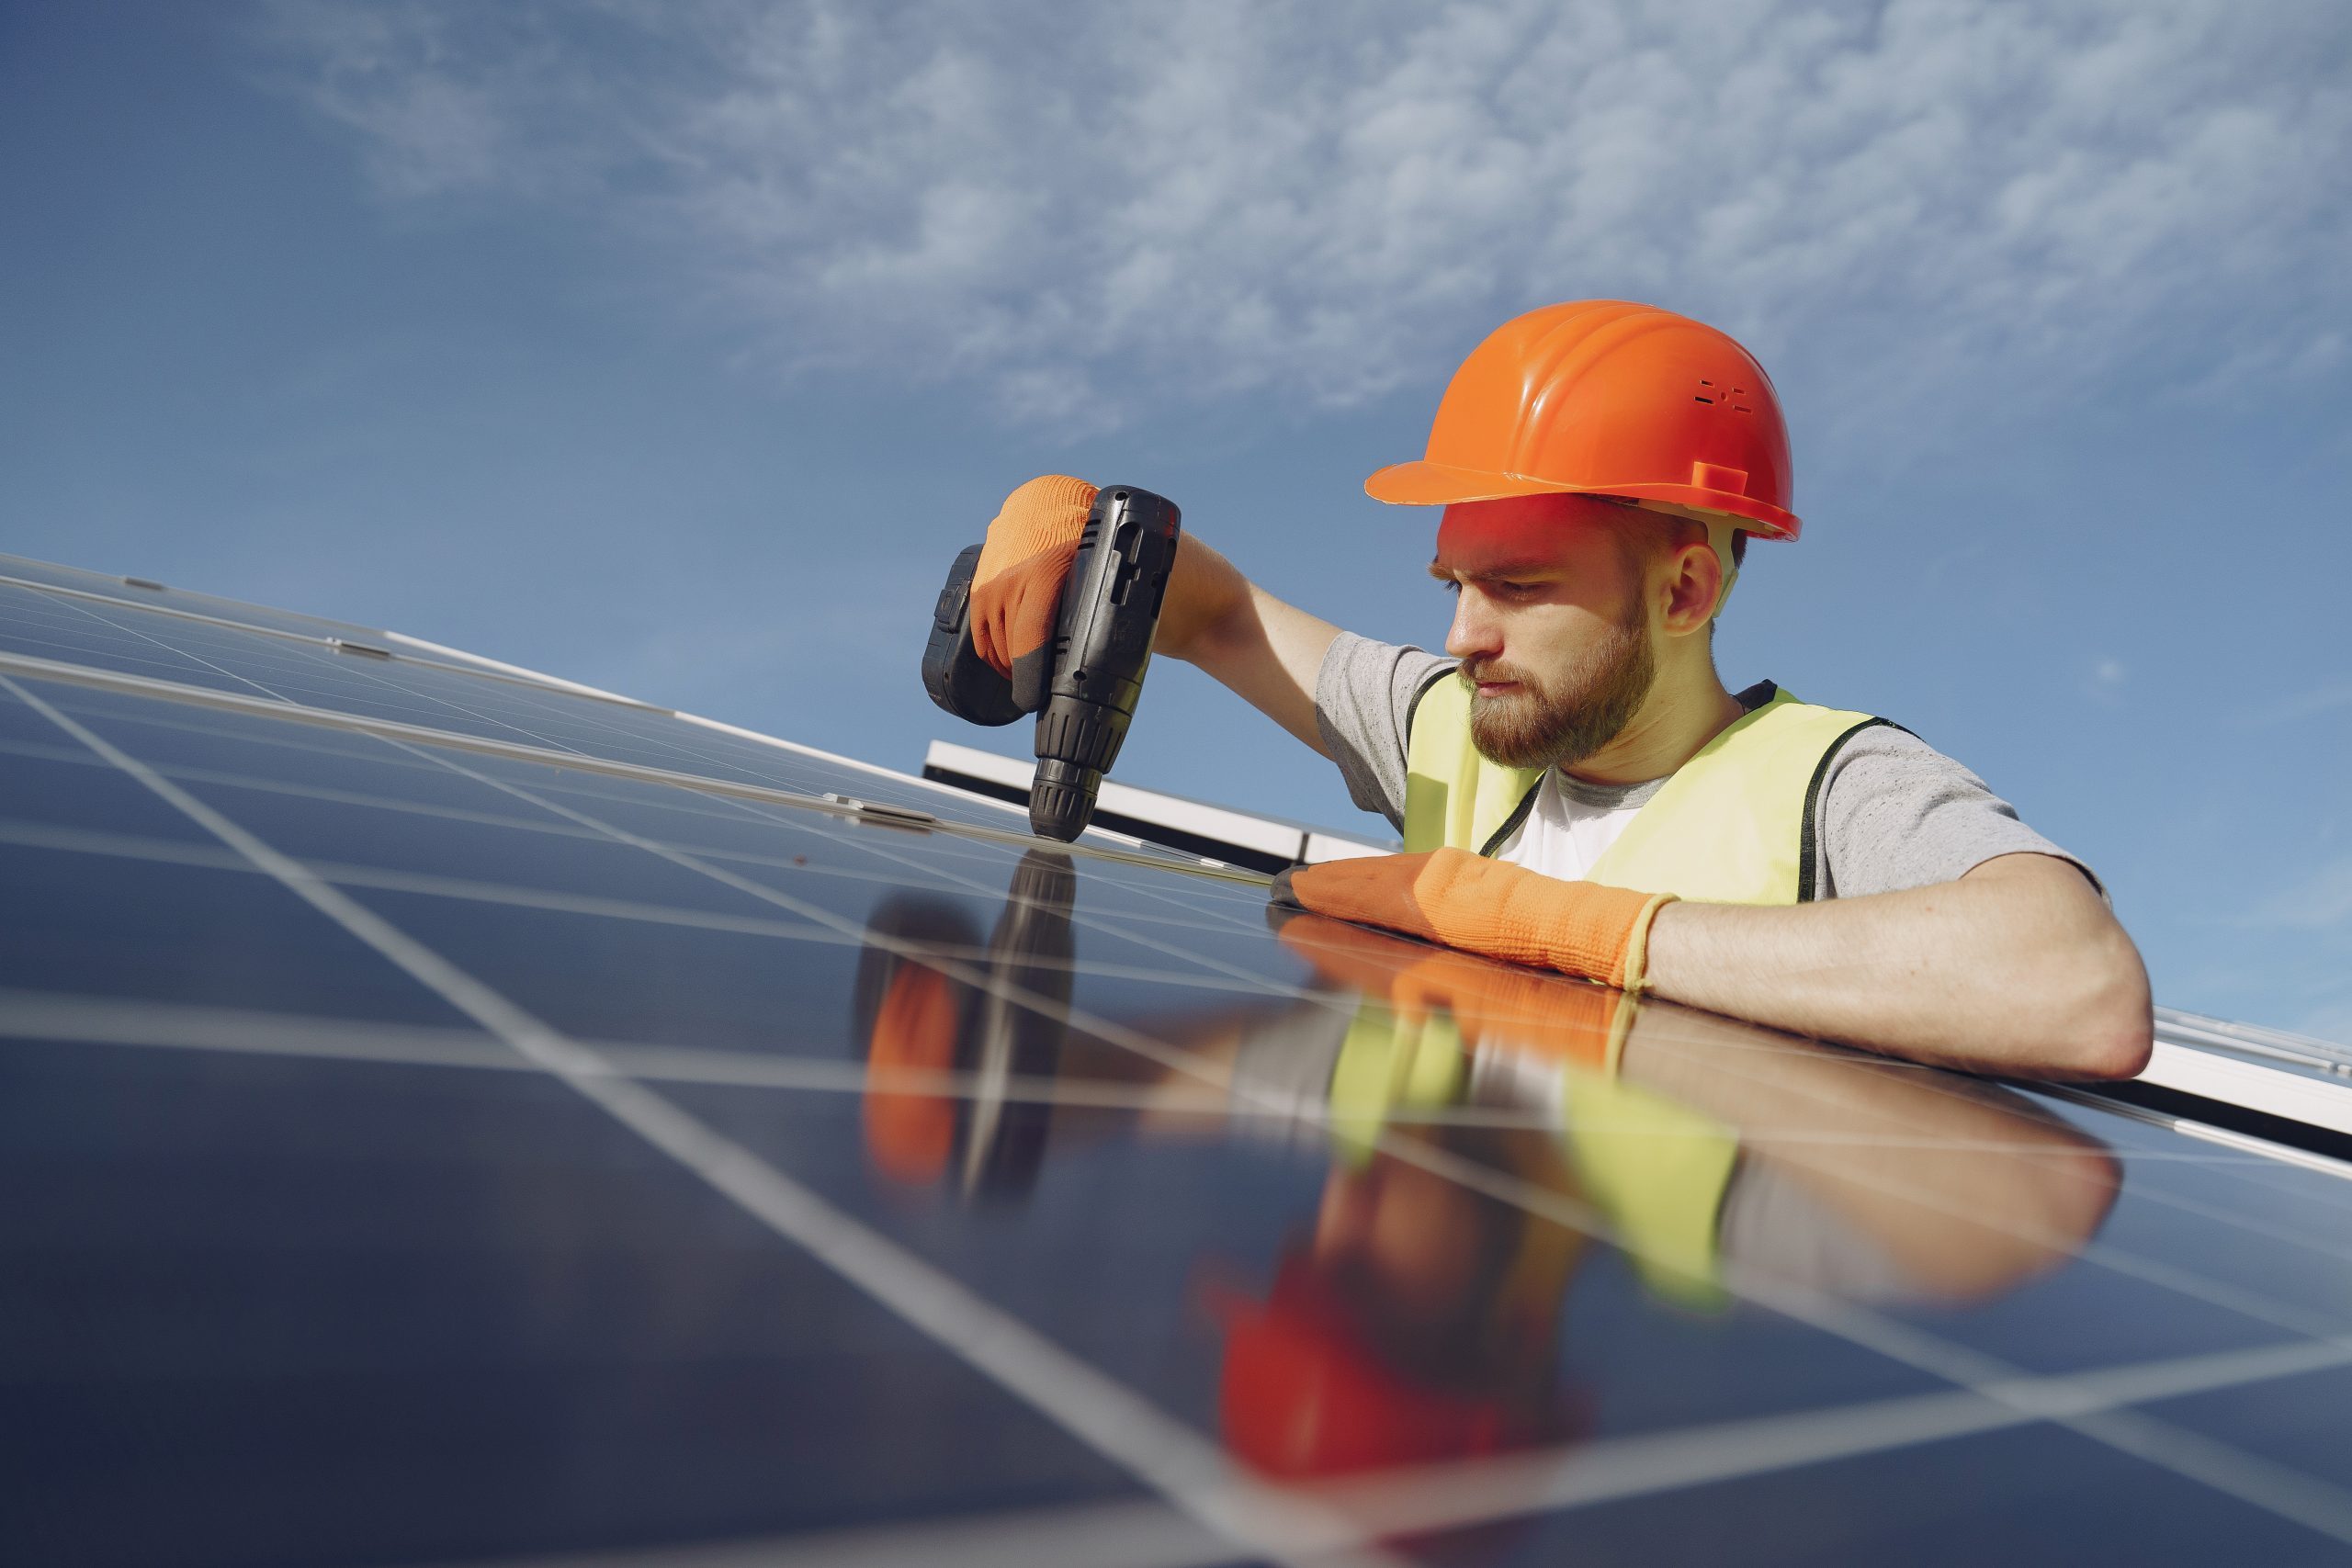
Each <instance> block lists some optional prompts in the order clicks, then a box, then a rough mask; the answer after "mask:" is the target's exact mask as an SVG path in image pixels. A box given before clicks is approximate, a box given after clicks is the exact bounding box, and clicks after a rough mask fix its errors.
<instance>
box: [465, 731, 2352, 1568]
mask: <svg viewBox="0 0 2352 1568" xmlns="http://www.w3.org/2000/svg"><path fill="white" fill-rule="evenodd" d="M449 765H451V766H457V765H458V764H455V763H451V764H449ZM507 787H509V788H512V787H514V786H507ZM517 793H522V794H526V795H527V793H528V792H525V791H517ZM542 804H547V803H545V802H542ZM554 808H556V809H568V808H560V807H554ZM575 815H577V816H578V817H579V818H580V819H581V820H582V821H583V822H586V823H589V824H591V825H594V818H591V817H589V816H587V815H586V814H584V813H580V814H575ZM614 831H616V837H620V838H622V839H623V840H625V841H629V842H634V843H636V844H637V845H638V846H639V848H643V849H647V850H650V852H653V853H656V854H660V855H663V856H664V857H665V858H673V859H676V860H678V861H679V862H680V863H692V857H690V856H681V855H678V854H677V853H676V852H673V851H668V850H665V849H664V848H662V846H660V845H658V844H654V843H652V842H650V840H642V839H639V838H636V837H635V836H633V835H628V834H626V833H621V832H619V831H618V830H614ZM699 869H701V870H703V871H704V872H705V873H706V874H710V875H713V876H718V877H719V878H721V879H722V880H727V879H729V874H727V873H725V872H723V871H721V870H719V869H718V868H713V867H709V866H707V865H704V866H700V867H699ZM761 896H764V897H771V898H774V899H775V901H776V902H778V903H779V904H782V905H784V906H785V907H787V908H790V907H794V906H796V905H797V904H798V901H797V900H794V899H791V898H790V897H789V896H787V895H782V894H778V893H775V892H774V891H773V890H763V894H762V895H761ZM800 912H802V913H805V914H808V915H809V916H810V918H812V919H814V918H819V911H817V910H816V909H815V908H813V907H802V908H801V909H800ZM989 978H992V977H982V979H983V983H984V982H985V980H986V979H989ZM1009 999H1013V1000H1016V1001H1025V1002H1027V1003H1028V1004H1029V1005H1032V1006H1035V1005H1036V1003H1037V1001H1038V998H1034V997H1026V998H1024V997H1022V996H1020V995H1018V994H1017V993H1015V994H1013V995H1012V996H1010V997H1009ZM1069 1016H1070V1017H1071V1018H1072V1020H1073V1021H1078V1015H1077V1013H1076V1012H1075V1010H1069ZM1084 1024H1085V1026H1086V1027H1087V1028H1089V1029H1090V1030H1091V1031H1092V1032H1096V1033H1098V1034H1100V1035H1102V1036H1103V1037H1104V1038H1106V1039H1114V1040H1116V1041H1118V1043H1132V1048H1135V1049H1137V1050H1139V1051H1142V1052H1143V1053H1144V1054H1145V1055H1148V1056H1150V1057H1151V1058H1152V1059H1154V1060H1159V1061H1161V1062H1163V1064H1164V1065H1167V1066H1173V1067H1176V1068H1177V1069H1178V1070H1186V1065H1185V1064H1184V1063H1183V1062H1182V1058H1183V1057H1184V1056H1185V1055H1186V1053H1183V1052H1182V1051H1181V1050H1175V1051H1171V1050H1170V1047H1168V1046H1167V1045H1165V1044H1164V1043H1161V1042H1159V1041H1155V1040H1152V1039H1150V1038H1149V1037H1148V1036H1145V1035H1141V1034H1139V1033H1137V1032H1135V1031H1133V1030H1124V1029H1122V1030H1120V1031H1119V1033H1118V1034H1116V1035H1114V1034H1112V1033H1111V1032H1110V1030H1111V1029H1113V1028H1116V1027H1117V1026H1115V1025H1111V1024H1110V1023H1109V1021H1106V1020H1097V1019H1092V1018H1088V1019H1085V1020H1084ZM1193 1070H1195V1071H1197V1069H1193ZM1376 1144H1377V1146H1379V1147H1381V1148H1382V1150H1383V1152H1385V1153H1388V1154H1391V1155H1393V1156H1397V1157H1400V1158H1407V1159H1410V1160H1413V1161H1414V1162H1415V1163H1419V1164H1421V1165H1423V1166H1424V1167H1425V1168H1428V1169H1430V1171H1432V1173H1434V1174H1438V1175H1445V1176H1451V1177H1452V1178H1453V1179H1454V1180H1456V1181H1458V1182H1460V1183H1461V1184H1463V1185H1464V1186H1467V1187H1471V1188H1473V1189H1474V1190H1482V1191H1486V1192H1487V1193H1488V1194H1489V1195H1491V1196H1495V1197H1497V1198H1499V1199H1501V1200H1502V1201H1506V1202H1511V1203H1516V1204H1519V1205H1520V1206H1522V1207H1531V1208H1532V1207H1534V1206H1536V1205H1537V1204H1539V1203H1540V1204H1541V1205H1542V1208H1543V1211H1544V1212H1545V1213H1548V1214H1549V1215H1550V1216H1551V1217H1554V1218H1556V1219H1558V1220H1559V1221H1560V1222H1561V1223H1563V1224H1567V1225H1570V1226H1571V1227H1573V1228H1575V1229H1577V1230H1579V1231H1582V1232H1584V1233H1585V1234H1587V1235H1593V1236H1596V1237H1598V1238H1600V1239H1602V1240H1604V1241H1607V1242H1609V1243H1611V1245H1614V1246H1617V1247H1621V1248H1624V1249H1626V1250H1639V1248H1638V1247H1635V1246H1634V1244H1633V1243H1632V1242H1631V1240H1630V1238H1627V1237H1625V1236H1623V1235H1622V1234H1619V1233H1617V1231H1616V1229H1615V1227H1614V1226H1612V1225H1611V1224H1609V1223H1608V1222H1607V1220H1606V1218H1605V1217H1604V1216H1602V1215H1600V1213H1598V1212H1597V1211H1595V1210H1593V1209H1591V1208H1590V1207H1589V1205H1586V1204H1584V1203H1582V1202H1577V1201H1568V1200H1566V1199H1564V1198H1563V1197H1562V1196H1561V1195H1560V1194H1557V1193H1553V1192H1547V1191H1542V1190H1535V1189H1533V1188H1532V1187H1531V1186H1530V1185H1529V1184H1528V1183H1526V1182H1524V1181H1522V1180H1519V1179H1514V1178H1508V1177H1503V1176H1500V1175H1499V1174H1498V1173H1496V1172H1494V1171H1492V1170H1490V1169H1488V1168H1483V1167H1478V1166H1476V1164H1475V1163H1474V1162H1470V1161H1467V1160H1464V1159H1463V1158H1461V1157H1460V1156H1454V1155H1452V1154H1451V1153H1448V1152H1445V1151H1438V1150H1431V1149H1428V1148H1415V1147H1412V1146H1410V1145H1406V1144H1403V1143H1401V1142H1399V1141H1398V1140H1395V1139H1392V1138H1386V1137H1385V1136H1384V1137H1383V1138H1381V1139H1379V1140H1376ZM1668 1261H1669V1263H1670V1262H1671V1260H1668ZM1720 1267H1721V1268H1722V1271H1723V1278H1724V1284H1725V1285H1726V1286H1727V1287H1728V1288H1729V1289H1731V1290H1732V1291H1733V1292H1735V1293H1736V1294H1738V1295H1740V1296H1742V1297H1744V1298H1745V1299H1747V1300H1749V1301H1752V1302H1754V1303H1757V1304H1758V1305H1761V1306H1765V1307H1768V1308H1770V1309H1771V1310H1773V1311H1776V1312H1778V1313H1780V1314H1781V1315H1783V1316H1785V1317H1788V1318H1791V1319H1792V1320H1794V1321H1797V1322H1801V1323H1805V1324H1807V1325H1812V1326H1814V1327H1816V1328H1821V1329H1823V1330H1825V1331H1826V1332H1828V1333H1831V1334H1833V1335H1836V1336H1838V1337H1841V1338H1844V1339H1847V1340H1848V1341H1849V1342H1850V1343H1854V1344H1857V1345H1860V1346H1862V1347H1863V1348H1869V1349H1874V1350H1877V1351H1878V1352H1880V1353H1881V1354H1883V1355H1886V1356H1888V1357H1889V1358H1890V1359H1894V1360H1897V1361H1900V1362H1903V1363H1904V1364H1906V1365H1909V1366H1913V1367H1916V1368H1917V1369H1919V1370H1921V1371H1928V1372H1930V1373H1932V1374H1934V1375H1936V1376H1939V1377H1942V1378H1945V1379H1946V1380H1947V1381H1950V1382H1954V1383H1956V1384H1959V1385H1960V1386H1962V1387H1966V1388H1972V1389H1975V1390H1977V1391H1979V1392H1985V1393H1992V1391H1995V1390H1998V1389H2000V1388H2003V1387H2006V1386H2009V1385H2012V1384H2014V1383H2015V1382H2016V1381H2017V1380H2018V1378H2019V1377H2020V1376H2022V1375H2024V1374H2022V1373H2021V1372H2020V1371H2019V1369H2018V1368H2017V1367H2015V1366H2012V1365H2010V1364H2008V1363H2006V1362H2004V1361H2002V1360H2001V1359H1998V1358H1996V1357H1993V1356H1990V1355H1986V1354H1985V1353H1983V1352H1980V1351H1976V1350H1973V1349H1970V1348H1966V1347H1964V1346H1961V1345H1958V1344H1955V1343H1952V1342H1951V1341H1949V1340H1947V1339H1944V1338H1942V1337H1939V1336H1936V1335H1934V1334H1931V1333H1928V1332H1926V1331H1923V1330H1919V1329H1917V1328H1914V1327H1911V1326H1909V1325H1905V1324H1902V1323H1899V1322H1897V1321H1895V1320H1894V1319H1891V1318H1888V1317H1885V1316H1884V1315H1883V1314H1877V1313H1872V1312H1868V1311H1864V1310H1861V1309H1858V1308H1855V1307H1853V1306H1851V1305H1850V1304H1849V1303H1843V1302H1838V1301H1836V1300H1834V1299H1832V1298H1829V1297H1826V1296H1825V1295H1823V1294H1822V1293H1821V1292H1817V1291H1814V1290H1811V1289H1809V1288H1806V1287H1803V1286H1796V1285H1793V1284H1792V1282H1790V1281H1787V1280H1781V1279H1779V1278H1777V1277H1774V1276H1772V1275H1770V1274H1769V1273H1767V1272H1766V1271H1764V1270H1761V1269H1756V1268H1753V1267H1746V1266H1737V1265H1735V1264H1732V1263H1731V1262H1730V1261H1729V1260H1725V1261H1724V1262H1723V1263H1722V1264H1721V1265H1720ZM1993 1396H1995V1397H1998V1395H1997V1394H1996V1393H1995V1394H1993ZM2044 1414H2047V1413H2044ZM2050 1418H2051V1419H2052V1420H2054V1421H2055V1422H2056V1423H2057V1424H2059V1425H2061V1426H2064V1427H2068V1428H2069V1429H2070V1430H2073V1431H2075V1432H2077V1433H2078V1434H2080V1435H2082V1436H2085V1437H2088V1438H2092V1439H2093V1440H2094V1441H2098V1442H2100V1443H2102V1444H2103V1445H2105V1446H2108V1447H2110V1448H2116V1449H2119V1450H2120V1451H2124V1452H2127V1453H2131V1455H2132V1456H2133V1457H2135V1458H2142V1459H2145V1460H2148V1461H2150V1462H2154V1463H2156V1464H2158V1465H2160V1466H2161V1467H2162V1468H2165V1469H2169V1470H2171V1471H2173V1472H2175V1473H2177V1474H2179V1475H2182V1476H2184V1477H2186V1478H2188V1479H2190V1480H2194V1481H2198V1482H2199V1483H2203V1484H2205V1485H2207V1486H2209V1487H2211V1488H2212V1489H2214V1490H2216V1491H2220V1492H2222V1493H2224V1494H2226V1495H2231V1496H2233V1497H2237V1498H2239V1500H2241V1501H2244V1502H2247V1503H2249V1504H2252V1505H2254V1506H2258V1507H2262V1508H2264V1509H2266V1510H2267V1511H2271V1512H2275V1513H2278V1514H2280V1515H2281V1517H2288V1518H2291V1519H2293V1520H2295V1521H2296V1522H2297V1523H2300V1524H2302V1525H2305V1526H2307V1527H2309V1528H2311V1529H2317V1530H2320V1531H2322V1532H2323V1533H2325V1534H2328V1535H2331V1536H2333V1537H2334V1538H2335V1539H2336V1540H2341V1541H2344V1542H2346V1543H2347V1544H2352V1494H2347V1493H2345V1492H2343V1491H2342V1490H2341V1489H2338V1488H2335V1487H2332V1486H2330V1485H2328V1484H2327V1483H2322V1482H2318V1481H2310V1480H2308V1478H2301V1481H2308V1484H2302V1483H2301V1482H2300V1481H2299V1483H2297V1484H2289V1483H2287V1481H2286V1479H2284V1478H2283V1476H2281V1475H2273V1474H2270V1473H2269V1471H2270V1470H2276V1469H2277V1468H2278V1467H2267V1469H2266V1467H2265V1466H2264V1465H2262V1464H2261V1463H2259V1462H2257V1461H2253V1460H2251V1459H2250V1458H2249V1459H2248V1461H2247V1463H2246V1464H2245V1466H2244V1467H2238V1466H2234V1465H2233V1464H2231V1463H2228V1462H2223V1461H2220V1460H2218V1459H2217V1458H2216V1457H2215V1455H2214V1452H2213V1448H2214V1447H2217V1446H2208V1445H2203V1444H2202V1443H2201V1442H2197V1441H2184V1442H2181V1443H2177V1444H2167V1443H2165V1442H2164V1441H2162V1440H2161V1434H2162V1432H2163V1431H2164V1430H2165V1428H2164V1427H2163V1425H2162V1424H2161V1423H2154V1425H2153V1426H2151V1425H2146V1424H2141V1423H2134V1424H2132V1425H2131V1426H2130V1427H2121V1428H2109V1427H2102V1426H2100V1425H2099V1424H2098V1422H2096V1421H2095V1420H2093V1419H2092V1418H2090V1417H2079V1418H2078V1417H2075V1416H2068V1415H2064V1414H2063V1413H2062V1414H2058V1415H2054V1416H2051V1417H2050ZM2110 1430H2112V1431H2113V1432H2114V1433H2115V1434H2116V1435H2117V1438H2118V1440H2117V1441H2114V1442H2109V1440H2108V1437H2109V1431H2110ZM2127 1443H2128V1446H2127Z"/></svg>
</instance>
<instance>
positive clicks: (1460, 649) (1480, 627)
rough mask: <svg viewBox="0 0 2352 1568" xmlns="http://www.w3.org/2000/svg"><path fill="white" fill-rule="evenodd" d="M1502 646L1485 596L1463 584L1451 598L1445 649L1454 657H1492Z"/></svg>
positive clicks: (1499, 651) (1499, 633)
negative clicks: (1450, 624) (1451, 609)
mask: <svg viewBox="0 0 2352 1568" xmlns="http://www.w3.org/2000/svg"><path fill="white" fill-rule="evenodd" d="M1502 650H1503V642H1502V635H1501V627H1500V626H1498V625H1497V624H1496V621H1495V616H1494V613H1493V611H1492V609H1491V608H1490V607H1489V606H1488V605H1487V603H1486V596H1485V595H1484V594H1482V593H1480V592H1478V591H1477V590H1476V588H1473V587H1471V586H1469V585H1468V584H1466V583H1465V584H1464V586H1463V589H1462V592H1461V593H1460V594H1459V595H1457V596H1456V597H1455V599H1454V601H1453V625H1452V626H1448V627H1447V628H1446V630H1445V651H1446V652H1448V653H1450V654H1452V655H1453V657H1454V658H1456V659H1478V658H1492V657H1494V656H1495V655H1497V654H1499V653H1501V652H1502Z"/></svg>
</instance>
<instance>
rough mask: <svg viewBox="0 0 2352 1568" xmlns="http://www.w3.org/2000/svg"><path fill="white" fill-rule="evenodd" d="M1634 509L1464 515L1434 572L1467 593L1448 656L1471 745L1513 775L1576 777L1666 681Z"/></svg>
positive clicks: (1520, 500)
mask: <svg viewBox="0 0 2352 1568" xmlns="http://www.w3.org/2000/svg"><path fill="white" fill-rule="evenodd" d="M1638 523H1639V519H1638V518H1636V517H1634V516H1633V515H1630V514H1629V513H1628V511H1627V509H1625V508H1623V507H1620V506H1615V505H1611V504H1610V503H1608V502H1597V501H1593V500H1590V499H1589V498H1587V497H1583V496H1568V495H1533V496H1520V497H1513V498H1511V499H1508V500H1503V501H1477V502H1457V503H1456V504H1454V505H1452V506H1449V507H1447V508H1446V509H1445V517H1444V521H1443V522H1442V523H1441V524H1440V525H1439V526H1438V533H1437V558H1436V559H1435V560H1434V561H1432V562H1430V575H1431V576H1433V577H1437V578H1439V579H1441V580H1442V581H1447V582H1450V583H1453V585H1454V586H1455V590H1456V593H1457V599H1456V602H1455V604H1454V609H1453V626H1452V628H1451V629H1450V630H1449V631H1448V632H1447V633H1446V638H1445V650H1446V651H1447V652H1448V653H1450V654H1452V655H1453V656H1454V657H1455V658H1457V659H1459V660H1462V674H1463V678H1464V680H1466V681H1468V682H1471V683H1472V684H1473V686H1474V688H1475V694H1474V695H1473V696H1472V698H1471V704H1470V739H1471V741H1472V743H1473V744H1475V745H1476V747H1477V748H1478V752H1479V754H1480V755H1481V756H1483V757H1485V758H1487V760H1488V761H1493V762H1498V763H1501V764H1502V765H1504V766H1506V767H1514V768H1541V767H1551V766H1555V765H1559V766H1568V767H1573V766H1575V765H1576V764H1577V762H1580V761H1583V760H1584V759H1586V758H1588V757H1589V756H1591V755H1592V754H1593V753H1594V752H1596V751H1599V750H1600V749H1601V748H1602V747H1604V746H1606V745H1608V744H1609V743H1610V742H1611V740H1613V739H1616V738H1617V736H1618V734H1619V732H1620V731H1622V730H1623V728H1625V726H1626V725H1627V724H1628V723H1630V722H1632V720H1633V717H1634V714H1635V713H1637V712H1638V711H1640V709H1641V705H1642V703H1643V702H1644V700H1645V698H1647V697H1648V695H1649V692H1650V683H1651V682H1652V681H1653V680H1654V679H1655V678H1656V676H1657V656H1656V653H1655V651H1654V649H1653V648H1652V646H1651V638H1650V617H1649V608H1648V605H1647V604H1646V603H1645V600H1644V597H1643V592H1642V587H1643V581H1642V567H1641V558H1640V552H1639V551H1637V550H1634V549H1631V548H1628V544H1629V536H1628V534H1627V532H1626V530H1627V529H1628V527H1629V526H1637V525H1638Z"/></svg>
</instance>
